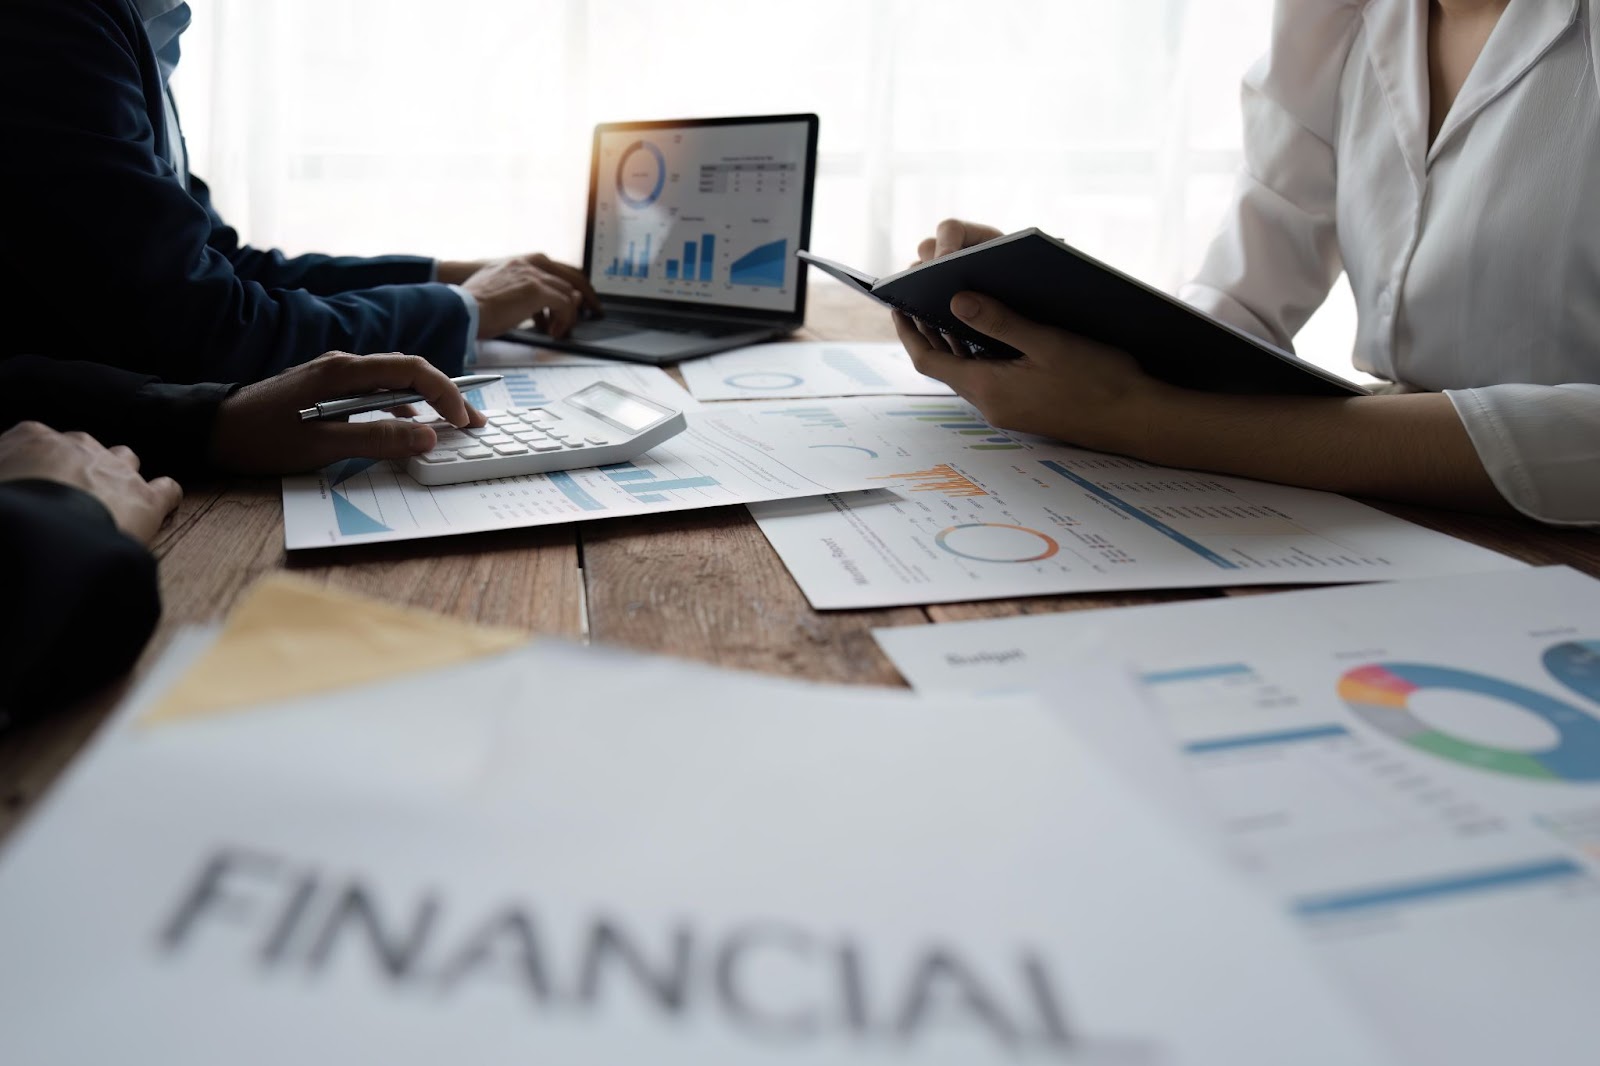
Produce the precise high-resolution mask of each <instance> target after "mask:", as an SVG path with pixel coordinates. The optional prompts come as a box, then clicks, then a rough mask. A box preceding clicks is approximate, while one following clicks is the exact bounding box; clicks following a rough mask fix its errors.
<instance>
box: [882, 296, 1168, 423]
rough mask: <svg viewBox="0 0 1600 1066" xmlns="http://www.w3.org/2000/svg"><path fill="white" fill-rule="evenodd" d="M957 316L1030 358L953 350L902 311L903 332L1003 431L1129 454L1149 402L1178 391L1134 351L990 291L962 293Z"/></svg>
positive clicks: (911, 346)
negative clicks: (1060, 325) (1042, 317)
mask: <svg viewBox="0 0 1600 1066" xmlns="http://www.w3.org/2000/svg"><path fill="white" fill-rule="evenodd" d="M950 313H951V314H952V315H954V316H955V317H956V318H958V319H960V320H961V321H962V322H965V323H966V324H967V325H969V326H971V327H972V328H973V329H975V330H977V331H979V332H980V333H983V334H985V335H987V336H990V337H993V338H994V339H995V340H998V341H1003V342H1004V343H1006V344H1009V345H1011V346H1012V347H1013V348H1016V349H1017V350H1019V351H1021V352H1022V353H1023V357H1022V358H1020V359H973V358H970V357H963V356H957V355H953V354H951V352H950V351H948V350H947V349H946V348H945V346H944V344H943V343H942V341H941V342H939V343H935V342H933V341H930V340H929V339H928V338H927V337H925V336H924V335H923V334H922V333H921V332H920V331H919V330H918V329H917V327H916V325H915V324H914V323H913V322H912V321H911V320H910V319H909V318H907V317H906V316H904V315H902V314H898V313H897V314H896V315H895V316H894V320H895V322H894V325H895V331H896V332H897V333H898V334H899V335H900V342H901V343H902V344H904V345H905V349H906V351H907V352H908V353H909V354H910V356H911V361H912V362H913V363H915V364H916V367H917V369H918V370H919V371H921V372H922V373H924V374H926V375H928V376H929V377H932V378H938V379H939V380H940V381H942V382H944V383H945V384H946V385H949V386H950V387H951V388H952V389H955V390H956V392H957V393H958V394H960V395H961V397H962V398H963V399H965V400H967V401H968V402H969V403H971V404H972V405H973V406H974V407H976V408H977V409H978V410H979V411H981V412H982V413H983V417H984V418H986V419H988V421H989V423H990V424H991V425H993V426H996V427H998V428H1001V429H1013V430H1017V431H1019V432H1023V433H1034V434H1037V435H1039V436H1041V437H1052V438H1054V439H1056V440H1062V441H1068V442H1071V443H1073V444H1079V445H1083V446H1084V447H1088V448H1095V449H1098V450H1102V451H1124V452H1125V451H1126V450H1127V445H1128V443H1129V441H1130V440H1131V439H1132V438H1133V437H1134V436H1135V435H1137V433H1138V432H1139V427H1140V425H1141V424H1142V417H1143V415H1142V412H1143V411H1144V410H1145V409H1146V406H1147V403H1148V401H1150V400H1151V399H1153V398H1155V397H1157V396H1164V395H1166V394H1167V393H1169V392H1172V391H1175V390H1174V389H1173V388H1172V387H1171V386H1168V385H1165V384H1163V383H1162V382H1159V381H1157V380H1156V379H1154V378H1152V377H1150V376H1149V375H1148V374H1146V373H1145V372H1144V371H1143V370H1141V369H1140V368H1139V364H1138V363H1136V362H1135V361H1134V360H1133V357H1132V356H1130V355H1128V354H1127V353H1126V352H1122V351H1119V350H1117V349H1115V348H1109V347H1107V346H1105V345H1103V344H1096V343H1095V342H1093V341H1089V340H1085V339H1084V338H1082V337H1079V336H1077V335H1075V334H1072V333H1068V332H1066V331H1064V330H1059V329H1053V328H1051V327H1049V326H1042V325H1040V324H1039V323H1037V322H1033V321H1030V320H1028V319H1026V318H1023V317H1022V316H1020V315H1018V314H1016V313H1015V312H1013V311H1011V310H1009V309H1008V308H1006V307H1005V306H1004V305H1002V304H1000V303H999V302H998V301H996V300H993V299H990V298H989V297H987V296H980V295H978V294H977V293H970V292H963V293H957V294H956V296H955V298H954V299H952V300H951V301H950Z"/></svg>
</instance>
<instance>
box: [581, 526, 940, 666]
mask: <svg viewBox="0 0 1600 1066" xmlns="http://www.w3.org/2000/svg"><path fill="white" fill-rule="evenodd" d="M581 537H582V542H583V567H584V579H585V587H586V589H587V592H588V599H589V631H590V635H591V638H592V639H593V640H594V641H595V642H596V643H602V644H613V645H617V646H620V647H625V648H633V649H636V650H639V651H647V652H656V653H661V654H667V655H677V656H681V657H683V658H686V659H694V660H697V661H699V662H705V663H713V664H716V665H718V666H728V667H736V668H739V669H743V670H758V671H762V672H764V673H772V674H783V675H786V676H789V677H803V678H810V679H811V680H815V681H838V682H854V683H860V684H880V685H895V684H903V682H902V681H901V680H900V677H899V674H898V673H896V672H895V669H894V667H893V666H891V665H890V664H889V661H888V659H887V658H885V657H884V655H883V653H882V652H881V651H879V650H878V646H877V644H876V643H874V642H873V640H872V634H871V630H872V628H873V627H874V626H889V625H909V624H921V623H925V622H926V621H927V618H926V616H925V615H924V614H923V613H922V611H921V610H919V609H917V608H902V609H898V610H886V611H828V612H821V611H815V610H812V608H811V606H810V605H809V604H808V603H807V602H806V599H805V597H804V596H803V595H802V594H801V592H800V588H799V586H798V585H796V584H795V583H794V579H793V578H791V577H790V576H789V572H788V570H786V569H785V568H784V566H783V563H782V562H780V561H779V559H778V556H777V554H776V553H775V552H774V551H773V550H772V548H771V547H770V546H769V545H768V544H767V540H766V538H765V537H763V536H762V535H761V530H760V529H759V527H757V526H756V523H755V520H754V519H752V518H751V517H750V515H749V512H747V511H746V510H745V509H744V508H743V507H723V508H717V509H715V510H709V511H687V512H679V513H676V514H670V515H652V516H649V517H644V518H622V519H616V520H614V521H610V522H604V523H594V524H591V525H588V526H585V527H584V528H583V530H582V533H581Z"/></svg>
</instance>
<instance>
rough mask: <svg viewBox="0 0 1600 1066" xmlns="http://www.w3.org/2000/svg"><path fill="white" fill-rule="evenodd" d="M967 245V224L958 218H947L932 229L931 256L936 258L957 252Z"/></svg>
mask: <svg viewBox="0 0 1600 1066" xmlns="http://www.w3.org/2000/svg"><path fill="white" fill-rule="evenodd" d="M966 246H967V224H966V223H965V222H963V221H961V220H960V219H959V218H947V219H945V220H944V221H943V222H941V223H939V226H938V228H937V229H935V230H934V231H933V257H934V258H935V259H938V258H940V257H942V256H946V255H949V254H950V253H951V252H959V251H961V249H963V248H965V247H966Z"/></svg>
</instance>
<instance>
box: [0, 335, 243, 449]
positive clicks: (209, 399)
mask: <svg viewBox="0 0 1600 1066" xmlns="http://www.w3.org/2000/svg"><path fill="white" fill-rule="evenodd" d="M234 388H235V386H232V385H214V384H203V385H169V384H167V383H165V382H162V381H160V380H158V379H156V378H154V377H151V376H150V375H148V374H139V373H136V372H134V371H131V370H121V369H119V368H117V367H111V366H103V365H101V364H98V363H85V362H75V361H70V360H65V359H50V358H47V357H44V356H37V355H16V356H12V357H11V358H9V359H0V430H4V429H7V428H9V427H11V426H13V425H15V424H16V423H18V422H23V421H33V422H43V423H44V424H45V425H47V426H49V427H50V428H51V429H54V430H59V431H61V432H63V433H67V432H70V431H73V430H80V431H82V432H84V433H87V434H89V435H90V436H91V437H93V438H94V439H95V440H97V441H99V442H100V443H101V444H104V445H105V446H106V447H108V448H109V447H112V446H113V445H117V444H126V445H127V446H128V447H130V448H132V449H133V450H134V451H135V452H137V453H138V455H139V460H140V470H141V471H143V472H144V474H145V475H146V476H147V477H159V476H161V475H163V474H166V475H170V476H172V477H177V478H180V479H181V478H184V477H187V476H188V475H190V474H193V473H197V472H200V471H202V470H204V469H205V466H206V453H207V451H208V450H209V449H210V445H211V430H212V427H213V425H214V424H215V423H216V420H217V409H218V408H219V407H221V406H222V401H223V400H224V399H226V398H227V396H228V394H229V393H231V392H232V391H233V390H234Z"/></svg>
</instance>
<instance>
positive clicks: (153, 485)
mask: <svg viewBox="0 0 1600 1066" xmlns="http://www.w3.org/2000/svg"><path fill="white" fill-rule="evenodd" d="M150 490H151V492H152V493H154V494H155V498H156V503H157V504H158V505H159V506H160V507H161V513H162V515H169V514H171V513H172V512H173V511H175V510H177V509H178V504H180V503H182V502H183V486H181V485H179V484H178V483H177V482H176V481H174V480H172V479H171V478H170V477H158V478H156V479H155V480H154V481H152V482H150Z"/></svg>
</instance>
